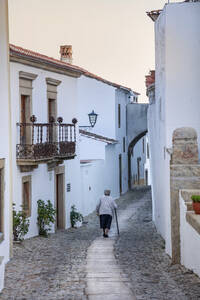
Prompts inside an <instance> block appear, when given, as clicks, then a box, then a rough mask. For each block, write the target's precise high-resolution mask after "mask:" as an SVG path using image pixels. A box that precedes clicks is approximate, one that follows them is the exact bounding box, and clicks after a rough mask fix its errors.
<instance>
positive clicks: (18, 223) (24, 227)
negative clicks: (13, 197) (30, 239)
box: [13, 204, 30, 241]
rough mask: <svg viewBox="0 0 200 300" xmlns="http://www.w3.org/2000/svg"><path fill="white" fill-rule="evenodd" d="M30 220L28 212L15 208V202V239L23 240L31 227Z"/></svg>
mask: <svg viewBox="0 0 200 300" xmlns="http://www.w3.org/2000/svg"><path fill="white" fill-rule="evenodd" d="M29 224H30V221H29V220H28V218H27V216H26V213H25V212H24V211H23V210H22V211H18V212H17V211H16V210H15V204H13V239H14V241H23V239H24V236H25V235H26V234H27V232H28V229H29Z"/></svg>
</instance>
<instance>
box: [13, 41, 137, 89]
mask: <svg viewBox="0 0 200 300" xmlns="http://www.w3.org/2000/svg"><path fill="white" fill-rule="evenodd" d="M14 53H16V54H18V55H21V56H23V57H29V58H34V59H37V60H39V61H44V62H48V63H51V64H53V65H55V66H57V67H58V68H59V67H62V68H66V69H68V70H71V71H77V72H79V73H80V74H82V75H84V76H86V77H90V78H93V79H96V80H98V81H101V82H103V83H105V84H108V85H111V86H113V87H115V88H119V89H124V90H127V91H129V92H131V91H132V92H133V93H134V94H136V95H140V94H139V93H137V92H135V91H133V90H132V89H131V88H128V87H125V86H123V85H120V84H117V83H114V82H111V81H109V80H106V79H104V78H102V77H100V76H98V75H95V74H93V73H91V72H89V71H87V70H85V69H83V68H81V67H79V66H76V65H72V64H69V63H66V62H63V61H61V60H58V59H55V58H53V57H49V56H46V55H43V54H40V53H38V52H35V51H32V50H28V49H24V48H22V47H19V46H15V45H13V44H10V55H12V54H14Z"/></svg>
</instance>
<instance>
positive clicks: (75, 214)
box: [70, 205, 83, 228]
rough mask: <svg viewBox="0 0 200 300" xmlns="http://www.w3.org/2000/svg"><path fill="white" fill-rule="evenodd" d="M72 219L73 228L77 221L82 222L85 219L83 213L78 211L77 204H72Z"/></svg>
mask: <svg viewBox="0 0 200 300" xmlns="http://www.w3.org/2000/svg"><path fill="white" fill-rule="evenodd" d="M70 221H71V225H72V228H74V227H75V225H76V223H77V222H82V221H83V216H82V214H80V213H79V212H78V211H77V209H76V207H75V205H72V206H71V212H70Z"/></svg>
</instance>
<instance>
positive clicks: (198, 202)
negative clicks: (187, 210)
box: [191, 195, 200, 215]
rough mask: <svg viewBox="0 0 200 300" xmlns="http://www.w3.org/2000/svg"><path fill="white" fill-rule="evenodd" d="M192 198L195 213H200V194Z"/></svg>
mask: <svg viewBox="0 0 200 300" xmlns="http://www.w3.org/2000/svg"><path fill="white" fill-rule="evenodd" d="M191 199H192V207H193V210H194V212H195V214H197V215H200V195H192V197H191Z"/></svg>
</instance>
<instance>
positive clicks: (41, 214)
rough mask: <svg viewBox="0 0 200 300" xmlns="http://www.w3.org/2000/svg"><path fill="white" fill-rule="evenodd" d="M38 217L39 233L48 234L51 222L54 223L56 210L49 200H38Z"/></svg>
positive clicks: (45, 235)
mask: <svg viewBox="0 0 200 300" xmlns="http://www.w3.org/2000/svg"><path fill="white" fill-rule="evenodd" d="M37 204H38V217H37V225H38V227H39V235H42V236H44V237H47V236H48V231H50V230H51V223H55V220H56V219H55V216H56V210H55V209H54V208H53V205H52V203H51V201H50V200H48V201H47V203H45V202H44V201H43V200H38V201H37Z"/></svg>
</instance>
